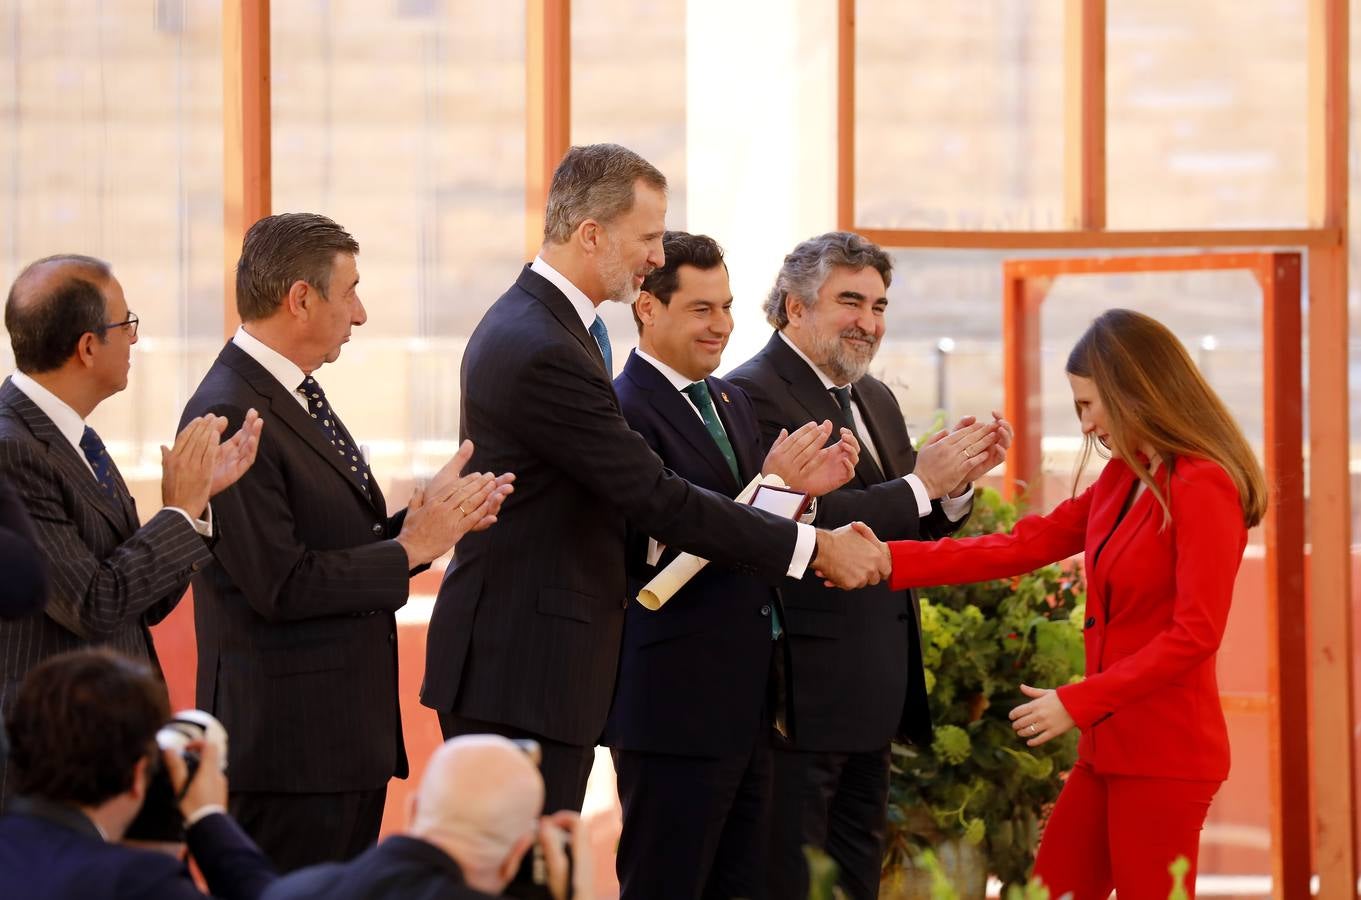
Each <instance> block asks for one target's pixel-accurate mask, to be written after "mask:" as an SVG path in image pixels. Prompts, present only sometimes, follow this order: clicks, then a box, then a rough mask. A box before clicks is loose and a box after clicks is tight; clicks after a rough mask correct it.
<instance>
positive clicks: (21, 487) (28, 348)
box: [0, 255, 261, 797]
mask: <svg viewBox="0 0 1361 900" xmlns="http://www.w3.org/2000/svg"><path fill="white" fill-rule="evenodd" d="M5 327H6V329H7V330H8V331H9V336H10V343H11V344H12V346H13V348H14V361H15V366H16V371H15V372H14V373H13V374H12V375H11V376H10V377H9V378H7V379H6V380H5V381H4V383H3V384H2V385H0V478H3V479H4V480H6V481H8V482H9V483H10V484H11V485H13V487H14V489H15V490H16V491H17V492H18V494H19V496H20V498H21V499H22V501H23V504H24V506H25V507H26V508H27V510H28V513H29V515H30V516H31V517H32V519H33V525H34V531H35V533H36V536H37V541H38V547H39V550H40V552H41V555H42V557H43V559H44V561H45V562H46V565H47V569H48V582H49V587H48V591H47V597H46V605H45V607H44V608H43V609H42V611H40V612H34V613H32V614H30V615H28V616H25V617H22V618H19V619H15V620H13V621H5V622H0V710H3V711H5V712H8V711H9V709H10V707H11V705H12V704H13V702H14V697H15V694H16V692H17V690H18V687H19V683H20V682H21V681H22V680H23V678H24V675H25V674H26V673H27V672H28V671H29V670H30V669H32V668H33V667H34V666H36V665H37V664H38V663H40V662H42V661H43V660H45V659H47V658H48V657H50V656H54V655H56V654H58V653H62V652H64V651H67V650H74V649H77V648H80V647H84V646H88V645H91V644H103V645H107V646H110V647H113V648H114V649H116V650H119V651H121V652H122V653H125V654H127V655H128V656H131V657H133V658H134V659H139V660H143V661H145V662H147V663H149V664H150V665H151V666H152V667H153V669H158V665H157V660H156V650H155V647H154V646H153V644H152V640H151V632H150V630H149V628H150V626H151V625H154V624H156V623H157V622H159V621H161V620H162V619H164V618H165V617H166V616H167V615H169V613H170V611H171V610H172V609H174V607H175V604H176V603H177V602H179V599H180V597H181V596H182V595H183V594H184V589H185V588H186V587H187V586H188V584H189V579H190V577H191V576H192V575H193V573H194V572H196V571H198V570H199V569H201V568H203V567H204V566H205V565H207V564H208V563H209V562H210V561H211V560H212V554H211V552H210V551H209V543H210V542H211V541H212V540H213V538H214V529H213V523H212V516H211V513H210V511H209V509H208V498H209V497H211V496H213V495H214V494H216V493H218V492H219V491H221V490H222V489H223V488H225V487H227V486H229V485H231V484H233V483H234V482H235V481H236V480H237V479H238V478H239V477H241V475H242V473H244V472H245V471H246V470H247V469H248V468H249V467H250V465H251V463H252V462H253V461H254V459H255V451H256V448H257V447H258V446H259V438H260V428H261V421H260V419H259V416H258V415H255V414H254V413H253V412H252V415H251V419H250V425H249V427H247V428H243V429H241V431H240V432H238V433H237V435H235V436H234V437H233V438H232V439H231V440H229V441H221V435H222V432H223V429H224V428H225V427H226V420H225V419H223V418H221V417H220V416H203V417H200V418H198V419H195V420H194V421H192V422H189V423H187V424H186V426H185V428H184V430H183V431H181V432H180V433H179V435H178V436H177V437H176V438H175V443H174V446H173V447H170V448H165V447H162V448H161V470H162V479H161V500H162V502H163V508H162V509H161V510H160V511H159V512H157V513H156V514H155V515H153V516H152V517H151V518H149V519H148V520H147V522H146V524H145V525H142V524H141V520H140V518H139V516H138V512H137V507H136V504H135V503H134V502H133V499H132V495H131V494H130V493H129V492H128V487H127V484H126V483H125V482H124V481H123V477H122V475H121V474H120V473H119V471H118V467H117V466H116V465H115V464H114V462H113V459H112V458H111V457H110V456H109V453H108V450H107V449H106V448H105V446H104V442H103V441H102V440H101V439H100V437H99V435H98V434H96V433H95V430H94V429H93V428H91V427H90V426H89V425H88V424H86V420H87V419H88V418H89V416H90V414H91V413H93V412H94V410H95V408H96V407H97V406H99V404H100V403H102V402H104V401H105V400H106V399H108V398H109V397H111V396H113V395H114V394H116V393H118V392H119V391H121V390H123V389H124V388H125V387H127V384H128V369H129V367H130V365H131V349H132V345H133V344H134V343H136V342H137V316H135V315H133V314H132V313H131V312H129V310H128V305H127V301H126V300H125V299H124V297H123V288H122V285H120V284H119V283H118V279H116V278H114V277H113V273H112V271H111V270H110V268H109V265H108V263H105V262H103V261H101V260H97V259H94V258H91V257H88V256H76V255H62V256H50V257H47V258H45V259H40V260H38V261H37V262H35V263H33V264H31V265H30V266H28V267H27V268H25V269H24V270H23V272H21V273H20V274H19V277H18V278H17V279H16V280H15V282H14V285H13V287H11V288H10V292H9V299H8V300H7V301H6V303H5ZM6 791H7V787H6V784H5V775H4V773H3V772H0V797H3V796H4V794H5V793H6Z"/></svg>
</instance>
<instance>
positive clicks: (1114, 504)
mask: <svg viewBox="0 0 1361 900" xmlns="http://www.w3.org/2000/svg"><path fill="white" fill-rule="evenodd" d="M1115 462H1116V461H1115V460H1112V461H1111V462H1109V463H1107V464H1106V465H1107V466H1110V465H1113V464H1115ZM1121 468H1122V469H1123V471H1122V472H1120V473H1119V475H1118V476H1117V477H1116V478H1115V479H1113V482H1114V483H1113V484H1112V486H1111V489H1110V490H1108V491H1104V492H1102V495H1101V497H1100V498H1099V500H1097V499H1096V498H1093V499H1094V506H1093V509H1092V515H1091V526H1090V527H1089V528H1088V529H1087V548H1086V558H1087V560H1088V562H1089V565H1088V566H1087V580H1088V581H1089V582H1090V586H1091V591H1092V593H1095V594H1100V595H1103V596H1104V593H1105V587H1106V573H1107V572H1109V571H1110V562H1111V559H1112V556H1111V551H1112V550H1116V549H1117V548H1118V546H1119V545H1118V544H1117V543H1116V542H1117V541H1121V540H1123V536H1124V535H1126V534H1128V533H1129V529H1126V528H1124V527H1122V526H1124V525H1125V524H1126V521H1125V520H1128V519H1129V517H1130V516H1131V515H1132V514H1134V513H1135V512H1136V510H1135V509H1134V508H1133V507H1131V508H1130V510H1129V512H1128V513H1126V514H1125V520H1122V519H1121V518H1120V508H1121V507H1122V506H1124V504H1125V498H1126V497H1128V496H1129V492H1130V490H1131V489H1132V488H1133V487H1134V481H1135V476H1134V472H1133V470H1131V469H1130V468H1128V467H1127V466H1124V465H1123V464H1122V465H1121ZM1140 499H1142V498H1140ZM1103 544H1104V545H1105V546H1104V547H1103V546H1102V545H1103Z"/></svg>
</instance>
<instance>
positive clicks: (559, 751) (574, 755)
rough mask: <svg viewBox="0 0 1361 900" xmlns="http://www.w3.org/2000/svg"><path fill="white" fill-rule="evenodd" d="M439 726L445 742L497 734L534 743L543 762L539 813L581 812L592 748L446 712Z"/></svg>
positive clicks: (592, 761)
mask: <svg viewBox="0 0 1361 900" xmlns="http://www.w3.org/2000/svg"><path fill="white" fill-rule="evenodd" d="M439 727H440V731H441V732H443V734H444V739H445V740H446V741H447V740H449V738H451V737H458V736H459V735H460V734H499V735H502V736H503V737H508V738H528V739H530V740H532V741H537V742H538V744H539V749H540V750H541V751H542V752H543V760H542V762H540V763H539V773H540V774H541V775H543V786H544V800H543V811H544V812H545V813H555V812H558V811H559V810H563V809H570V810H572V811H574V812H581V801H583V800H584V799H586V779H588V778H589V777H590V776H591V765H592V764H593V763H594V762H595V748H594V747H578V746H577V745H576V744H564V743H562V742H561V741H554V740H550V739H549V738H546V737H543V736H542V735H538V734H535V733H534V732H532V731H525V730H524V729H522V728H515V727H512V726H510V725H502V724H501V723H499V722H483V721H481V720H480V719H465V718H464V717H463V716H459V715H455V714H453V713H448V712H441V713H440V714H439Z"/></svg>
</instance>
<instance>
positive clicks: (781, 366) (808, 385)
mask: <svg viewBox="0 0 1361 900" xmlns="http://www.w3.org/2000/svg"><path fill="white" fill-rule="evenodd" d="M763 352H764V353H766V354H768V355H769V357H770V360H771V362H772V363H773V364H774V367H775V371H776V372H778V373H779V375H780V377H781V378H783V379H784V380H785V382H786V383H787V384H788V385H789V395H790V396H791V397H793V398H794V400H796V401H797V402H798V404H799V405H800V406H802V407H803V408H804V411H805V412H807V414H808V419H809V421H812V422H821V421H823V420H824V419H831V420H832V421H833V422H840V421H841V419H842V414H841V405H840V404H838V403H837V402H836V398H835V397H833V396H832V395H831V394H829V393H828V392H827V389H826V388H824V387H823V386H822V381H821V380H820V379H819V378H818V376H817V374H816V373H815V372H814V371H813V369H812V368H811V367H810V366H809V365H808V363H806V362H804V361H803V360H802V359H800V358H799V355H798V354H797V353H795V352H794V351H793V349H791V348H790V346H789V345H788V344H786V343H785V342H784V338H782V337H780V334H779V332H776V333H775V334H772V335H771V336H770V341H769V342H768V343H767V344H766V349H765V350H764V351H763ZM829 440H830V439H829ZM837 440H840V438H839V437H838V438H837Z"/></svg>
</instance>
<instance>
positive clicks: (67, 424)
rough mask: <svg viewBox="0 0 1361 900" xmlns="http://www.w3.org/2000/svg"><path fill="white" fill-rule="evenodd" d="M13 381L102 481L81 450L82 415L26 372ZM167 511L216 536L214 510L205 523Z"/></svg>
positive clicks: (184, 513) (206, 534) (209, 510)
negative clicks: (214, 532)
mask: <svg viewBox="0 0 1361 900" xmlns="http://www.w3.org/2000/svg"><path fill="white" fill-rule="evenodd" d="M9 380H10V382H11V383H12V384H13V385H14V386H15V387H17V388H18V389H19V390H20V391H22V392H23V394H24V396H25V397H27V398H28V399H30V400H32V401H33V405H34V406H36V407H38V409H40V410H42V412H43V415H45V416H47V417H48V418H49V419H51V420H52V424H53V425H56V426H57V430H58V431H60V432H61V436H62V437H64V438H66V441H67V443H69V444H70V445H71V449H72V450H75V451H76V458H78V459H79V460H80V461H81V462H82V463H84V464H85V468H86V469H89V471H90V477H91V478H95V479H98V477H99V476H97V475H95V470H94V467H93V466H91V465H90V461H89V460H88V459H86V458H85V451H84V450H82V449H81V448H80V439H81V438H82V437H84V436H85V420H84V419H82V418H81V417H80V413H78V412H76V411H75V410H74V409H72V408H71V406H70V404H68V403H67V402H66V401H65V400H63V399H61V398H60V397H58V396H57V395H56V394H54V393H52V392H51V391H49V390H48V389H47V388H45V387H43V386H42V385H41V384H39V383H38V382H36V381H34V380H33V379H32V378H30V377H29V376H27V375H25V374H24V373H23V372H20V371H18V370H16V371H15V372H14V373H13V374H12V375H10V377H9ZM165 508H166V509H169V510H173V511H174V512H177V513H179V514H180V515H182V516H184V520H185V521H186V522H188V523H189V524H190V525H192V526H193V528H194V530H195V531H197V532H198V533H199V534H201V535H203V536H204V537H212V536H213V508H212V507H211V506H208V507H205V509H204V513H203V518H202V519H195V518H194V517H193V516H191V515H189V513H188V512H187V511H185V510H183V509H180V508H179V507H178V506H167V507H165Z"/></svg>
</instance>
